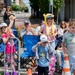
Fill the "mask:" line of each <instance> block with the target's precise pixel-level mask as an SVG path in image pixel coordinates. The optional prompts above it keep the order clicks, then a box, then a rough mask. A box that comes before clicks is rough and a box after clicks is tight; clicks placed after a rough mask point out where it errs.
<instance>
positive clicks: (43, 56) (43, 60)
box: [32, 35, 53, 75]
mask: <svg viewBox="0 0 75 75" xmlns="http://www.w3.org/2000/svg"><path fill="white" fill-rule="evenodd" d="M32 50H33V51H34V52H36V58H37V63H38V67H37V70H38V75H48V70H49V67H48V66H49V55H51V56H52V53H53V50H52V48H51V46H50V43H49V42H48V39H47V36H46V35H41V36H40V42H38V43H37V44H36V45H34V46H33V47H32Z"/></svg>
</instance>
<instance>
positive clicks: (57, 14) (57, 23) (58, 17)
mask: <svg viewBox="0 0 75 75" xmlns="http://www.w3.org/2000/svg"><path fill="white" fill-rule="evenodd" d="M58 22H59V14H58V12H57V24H58Z"/></svg>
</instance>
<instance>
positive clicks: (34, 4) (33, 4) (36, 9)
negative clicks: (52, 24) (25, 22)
mask: <svg viewBox="0 0 75 75" xmlns="http://www.w3.org/2000/svg"><path fill="white" fill-rule="evenodd" d="M29 1H30V5H31V7H32V9H33V10H34V16H36V17H39V6H38V4H39V1H38V0H36V1H35V0H29ZM35 13H37V14H35Z"/></svg>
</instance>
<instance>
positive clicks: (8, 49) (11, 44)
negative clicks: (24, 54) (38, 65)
mask: <svg viewBox="0 0 75 75" xmlns="http://www.w3.org/2000/svg"><path fill="white" fill-rule="evenodd" d="M7 37H8V34H6V33H5V34H3V35H2V39H3V38H7ZM15 51H16V50H15V47H14V42H13V40H12V39H10V40H8V41H7V43H6V48H5V53H6V54H12V53H14V52H15Z"/></svg>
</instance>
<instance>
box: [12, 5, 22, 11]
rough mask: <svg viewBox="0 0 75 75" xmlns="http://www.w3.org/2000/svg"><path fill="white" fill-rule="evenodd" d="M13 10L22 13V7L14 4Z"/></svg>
mask: <svg viewBox="0 0 75 75" xmlns="http://www.w3.org/2000/svg"><path fill="white" fill-rule="evenodd" d="M12 10H14V11H20V10H21V7H20V6H19V5H16V4H12Z"/></svg>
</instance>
